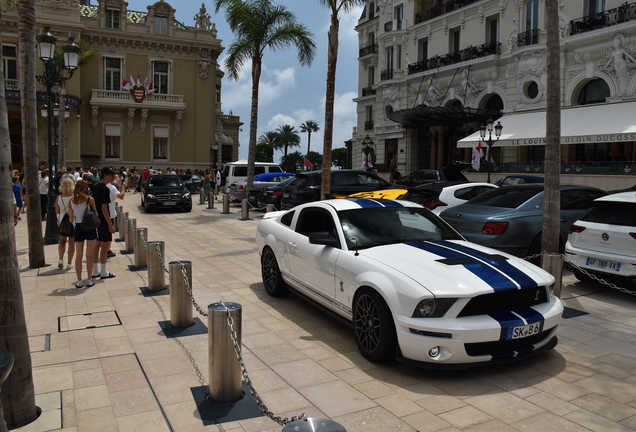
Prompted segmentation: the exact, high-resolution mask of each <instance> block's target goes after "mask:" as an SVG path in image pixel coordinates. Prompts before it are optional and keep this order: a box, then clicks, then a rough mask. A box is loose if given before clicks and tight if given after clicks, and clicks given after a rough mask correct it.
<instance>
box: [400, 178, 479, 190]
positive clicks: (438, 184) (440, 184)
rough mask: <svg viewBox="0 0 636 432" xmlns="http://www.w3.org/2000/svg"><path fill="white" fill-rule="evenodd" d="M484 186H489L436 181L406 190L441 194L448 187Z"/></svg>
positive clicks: (458, 181) (461, 181) (459, 181)
mask: <svg viewBox="0 0 636 432" xmlns="http://www.w3.org/2000/svg"><path fill="white" fill-rule="evenodd" d="M484 184H486V185H490V183H481V182H469V181H463V180H454V181H438V182H433V183H426V184H422V185H418V186H414V187H411V188H408V190H409V192H417V191H422V190H425V191H436V192H441V191H442V189H444V188H447V187H450V186H457V185H484Z"/></svg>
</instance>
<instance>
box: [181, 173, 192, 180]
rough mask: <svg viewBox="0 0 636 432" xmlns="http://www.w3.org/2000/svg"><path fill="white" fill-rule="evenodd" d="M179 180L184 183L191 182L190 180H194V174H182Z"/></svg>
mask: <svg viewBox="0 0 636 432" xmlns="http://www.w3.org/2000/svg"><path fill="white" fill-rule="evenodd" d="M179 178H180V179H181V180H183V181H190V179H191V178H192V174H181V175H180V176H179Z"/></svg>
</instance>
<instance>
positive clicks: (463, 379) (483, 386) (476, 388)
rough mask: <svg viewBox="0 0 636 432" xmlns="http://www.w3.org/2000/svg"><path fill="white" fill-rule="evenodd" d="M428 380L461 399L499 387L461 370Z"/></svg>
mask: <svg viewBox="0 0 636 432" xmlns="http://www.w3.org/2000/svg"><path fill="white" fill-rule="evenodd" d="M462 372H463V371H462ZM426 381H427V382H428V383H430V384H432V385H434V386H435V387H437V388H439V389H440V390H442V391H444V392H446V393H448V394H449V395H452V396H455V397H457V398H459V399H463V398H467V397H470V396H478V395H480V394H484V393H489V392H492V391H495V390H497V387H495V386H493V385H492V384H489V383H487V382H486V381H484V380H482V379H481V378H477V377H473V376H470V375H468V374H464V373H461V372H459V373H455V374H454V375H450V374H445V375H440V376H435V377H430V378H428V379H427V380H426Z"/></svg>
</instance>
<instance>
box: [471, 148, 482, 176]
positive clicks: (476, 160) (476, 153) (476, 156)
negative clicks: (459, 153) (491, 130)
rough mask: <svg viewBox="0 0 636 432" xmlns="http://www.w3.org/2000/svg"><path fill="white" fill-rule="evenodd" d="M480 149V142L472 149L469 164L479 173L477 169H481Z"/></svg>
mask: <svg viewBox="0 0 636 432" xmlns="http://www.w3.org/2000/svg"><path fill="white" fill-rule="evenodd" d="M481 149H482V145H481V141H478V142H477V147H473V158H472V160H471V164H472V166H473V169H474V170H475V171H479V168H480V167H481Z"/></svg>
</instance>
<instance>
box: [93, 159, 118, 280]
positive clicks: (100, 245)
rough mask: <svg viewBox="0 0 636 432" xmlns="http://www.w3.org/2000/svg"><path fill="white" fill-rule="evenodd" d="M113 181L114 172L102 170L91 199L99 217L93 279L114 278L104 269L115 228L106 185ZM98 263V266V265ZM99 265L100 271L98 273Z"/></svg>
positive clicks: (107, 169) (106, 168)
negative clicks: (93, 200)
mask: <svg viewBox="0 0 636 432" xmlns="http://www.w3.org/2000/svg"><path fill="white" fill-rule="evenodd" d="M114 180H115V171H113V170H112V169H111V168H109V167H105V168H102V175H101V181H100V182H99V183H97V184H96V185H95V188H94V190H93V198H94V199H95V206H96V207H97V215H98V216H99V221H100V225H99V228H97V241H96V242H95V251H94V253H93V256H94V257H95V263H94V264H93V277H94V278H95V277H99V278H101V279H108V278H114V277H115V275H114V274H112V273H110V272H109V271H108V270H107V269H106V260H107V259H108V251H109V250H110V243H111V242H112V241H113V233H114V232H115V226H114V225H113V218H114V217H115V215H114V214H113V215H112V217H111V214H110V213H111V212H110V202H111V194H110V189H109V188H108V184H109V183H112V182H113V181H114ZM98 263H99V264H98ZM100 265H101V271H100V268H99V267H100Z"/></svg>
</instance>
